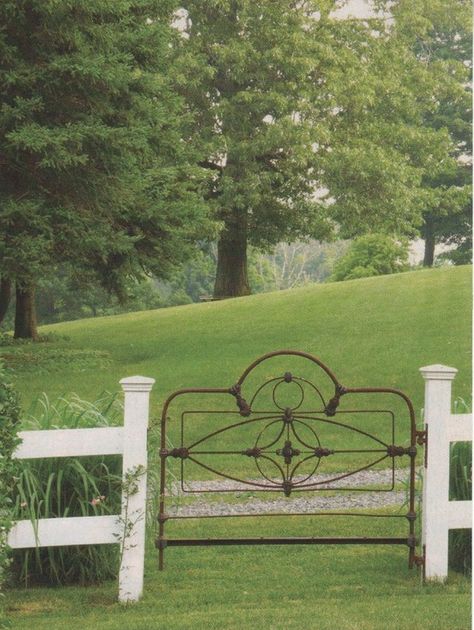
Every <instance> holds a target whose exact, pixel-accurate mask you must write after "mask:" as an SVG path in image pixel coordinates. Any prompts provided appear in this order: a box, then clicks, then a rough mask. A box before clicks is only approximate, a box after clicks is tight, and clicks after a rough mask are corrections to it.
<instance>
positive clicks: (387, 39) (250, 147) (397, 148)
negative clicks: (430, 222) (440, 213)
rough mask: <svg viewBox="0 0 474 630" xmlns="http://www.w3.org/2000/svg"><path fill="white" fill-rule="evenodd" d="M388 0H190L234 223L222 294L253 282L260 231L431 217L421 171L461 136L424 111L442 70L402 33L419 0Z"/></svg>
mask: <svg viewBox="0 0 474 630" xmlns="http://www.w3.org/2000/svg"><path fill="white" fill-rule="evenodd" d="M377 4H378V8H379V10H380V14H379V15H378V17H374V18H373V19H369V20H356V19H344V20H343V19H339V18H338V16H337V13H336V9H337V7H338V6H339V5H338V3H337V2H335V1H332V0H326V1H324V2H312V1H310V0H308V1H304V2H299V3H288V2H286V1H284V0H275V1H274V2H271V3H270V2H269V3H263V2H253V1H251V0H225V1H222V0H219V1H217V0H214V1H210V2H206V3H205V5H203V3H201V2H197V1H195V0H189V1H187V2H183V6H184V9H185V14H184V17H183V25H184V26H183V49H184V50H185V51H186V54H187V55H188V56H189V59H190V63H189V65H188V68H189V74H188V75H187V76H184V77H183V81H182V93H183V94H184V95H185V98H186V100H187V101H188V103H189V104H190V107H191V108H192V109H193V111H194V112H195V113H196V120H197V121H198V122H199V134H200V136H201V139H202V141H203V143H204V146H205V147H206V149H207V158H206V160H205V161H204V164H203V165H204V166H207V167H208V169H210V170H211V171H212V172H213V174H214V176H213V177H212V179H211V181H210V186H209V190H208V192H207V200H208V204H209V206H210V208H211V209H212V210H213V212H214V214H215V216H216V218H217V219H218V220H220V221H221V222H222V231H221V233H220V238H219V243H218V265H217V277H216V284H215V295H216V296H218V297H226V296H232V295H242V294H245V293H248V292H249V283H248V277H247V269H246V265H247V260H246V255H247V254H246V253H247V245H248V244H252V245H254V246H256V247H259V248H265V247H270V246H272V245H275V244H276V243H277V242H278V241H292V240H296V239H301V238H305V237H313V238H318V239H324V238H330V237H331V235H334V234H338V235H342V236H346V237H351V236H355V235H357V234H362V233H364V232H365V231H370V230H375V231H381V230H385V231H390V232H393V233H404V234H412V235H413V234H415V233H416V230H417V227H418V226H419V225H420V224H421V222H422V219H421V212H422V209H424V208H426V203H427V197H428V192H427V190H426V186H423V178H424V176H425V174H426V173H428V172H429V173H435V172H437V171H438V170H439V164H442V163H444V162H445V161H447V160H449V156H450V151H451V148H452V143H451V139H450V137H449V133H448V131H447V129H446V128H445V127H442V126H439V127H438V128H435V127H433V126H428V125H424V124H423V123H424V118H425V117H426V115H427V112H430V114H431V115H435V113H436V111H437V110H438V109H439V103H438V102H437V101H436V99H435V100H433V95H434V94H435V93H436V92H437V91H438V90H439V89H441V86H442V81H443V76H442V73H441V72H439V71H438V72H434V71H433V68H432V66H430V65H429V64H426V63H425V62H424V60H423V59H421V58H420V57H419V55H417V53H416V50H414V49H413V45H412V41H411V40H410V38H409V37H408V36H407V35H406V33H405V34H403V36H402V35H401V34H400V31H402V30H403V28H404V23H402V22H403V20H402V18H403V19H405V20H406V18H407V11H408V9H407V7H408V4H409V3H408V4H407V3H405V2H402V1H400V2H398V3H397V2H396V3H393V2H379V3H377ZM424 8H425V7H424V5H423V6H421V5H420V7H418V6H417V7H415V18H416V19H415V24H418V21H417V20H418V18H420V19H421V17H422V9H423V10H424ZM390 10H393V12H394V13H395V11H398V14H397V16H396V19H395V20H394V19H393V18H390V19H389V18H388V16H389V15H390V14H389V11H390ZM399 19H400V24H399V23H398V22H397V20H399ZM402 27H403V28H402ZM405 30H406V29H405ZM412 30H413V29H412ZM415 32H416V29H415ZM197 60H200V61H203V62H204V63H201V64H200V67H202V68H206V70H205V72H204V73H203V74H201V75H200V80H196V76H199V73H196V64H197V63H198V61H197ZM191 74H192V76H193V77H194V79H195V80H191V79H190V77H191ZM445 89H447V88H445Z"/></svg>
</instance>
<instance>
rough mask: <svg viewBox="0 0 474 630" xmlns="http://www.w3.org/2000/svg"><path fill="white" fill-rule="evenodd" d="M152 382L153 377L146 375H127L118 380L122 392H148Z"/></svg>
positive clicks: (153, 381) (153, 382)
mask: <svg viewBox="0 0 474 630" xmlns="http://www.w3.org/2000/svg"><path fill="white" fill-rule="evenodd" d="M154 384H155V379H154V378H148V377H147V376H127V377H125V378H123V379H122V380H121V381H120V385H121V386H122V389H123V391H124V392H149V391H151V389H152V387H153V385H154Z"/></svg>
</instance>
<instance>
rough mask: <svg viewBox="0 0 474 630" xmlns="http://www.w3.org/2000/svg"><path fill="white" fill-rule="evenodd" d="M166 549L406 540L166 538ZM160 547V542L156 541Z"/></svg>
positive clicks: (397, 542)
mask: <svg viewBox="0 0 474 630" xmlns="http://www.w3.org/2000/svg"><path fill="white" fill-rule="evenodd" d="M162 543H163V544H164V546H166V547H198V546H210V545H407V546H409V540H408V539H407V538H368V537H359V538H314V537H310V538H301V537H300V538H168V539H163V540H162ZM156 546H157V547H158V546H160V540H159V539H158V540H157V541H156Z"/></svg>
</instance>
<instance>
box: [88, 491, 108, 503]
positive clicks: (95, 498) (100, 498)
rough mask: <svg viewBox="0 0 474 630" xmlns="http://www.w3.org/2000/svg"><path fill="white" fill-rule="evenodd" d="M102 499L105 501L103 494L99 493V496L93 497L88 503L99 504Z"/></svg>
mask: <svg viewBox="0 0 474 630" xmlns="http://www.w3.org/2000/svg"><path fill="white" fill-rule="evenodd" d="M102 501H105V496H104V495H103V494H101V495H100V496H98V497H94V498H93V499H92V501H89V503H90V504H91V505H100V503H102Z"/></svg>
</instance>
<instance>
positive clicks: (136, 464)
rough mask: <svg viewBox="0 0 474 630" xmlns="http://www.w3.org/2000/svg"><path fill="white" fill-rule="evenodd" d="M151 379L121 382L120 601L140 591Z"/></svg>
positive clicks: (144, 378)
mask: <svg viewBox="0 0 474 630" xmlns="http://www.w3.org/2000/svg"><path fill="white" fill-rule="evenodd" d="M154 382H155V381H154V379H152V378H146V377H144V376H132V377H129V378H124V379H122V380H121V381H120V384H121V386H122V389H123V391H124V394H125V400H124V443H123V484H124V487H123V491H122V515H121V528H122V543H121V545H122V554H121V563H120V573H119V600H120V601H121V602H127V601H137V600H138V599H139V598H140V596H141V594H142V591H143V569H144V561H145V524H146V523H145V521H146V478H147V475H146V467H147V430H148V410H149V400H150V391H151V389H152V387H153V384H154Z"/></svg>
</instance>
